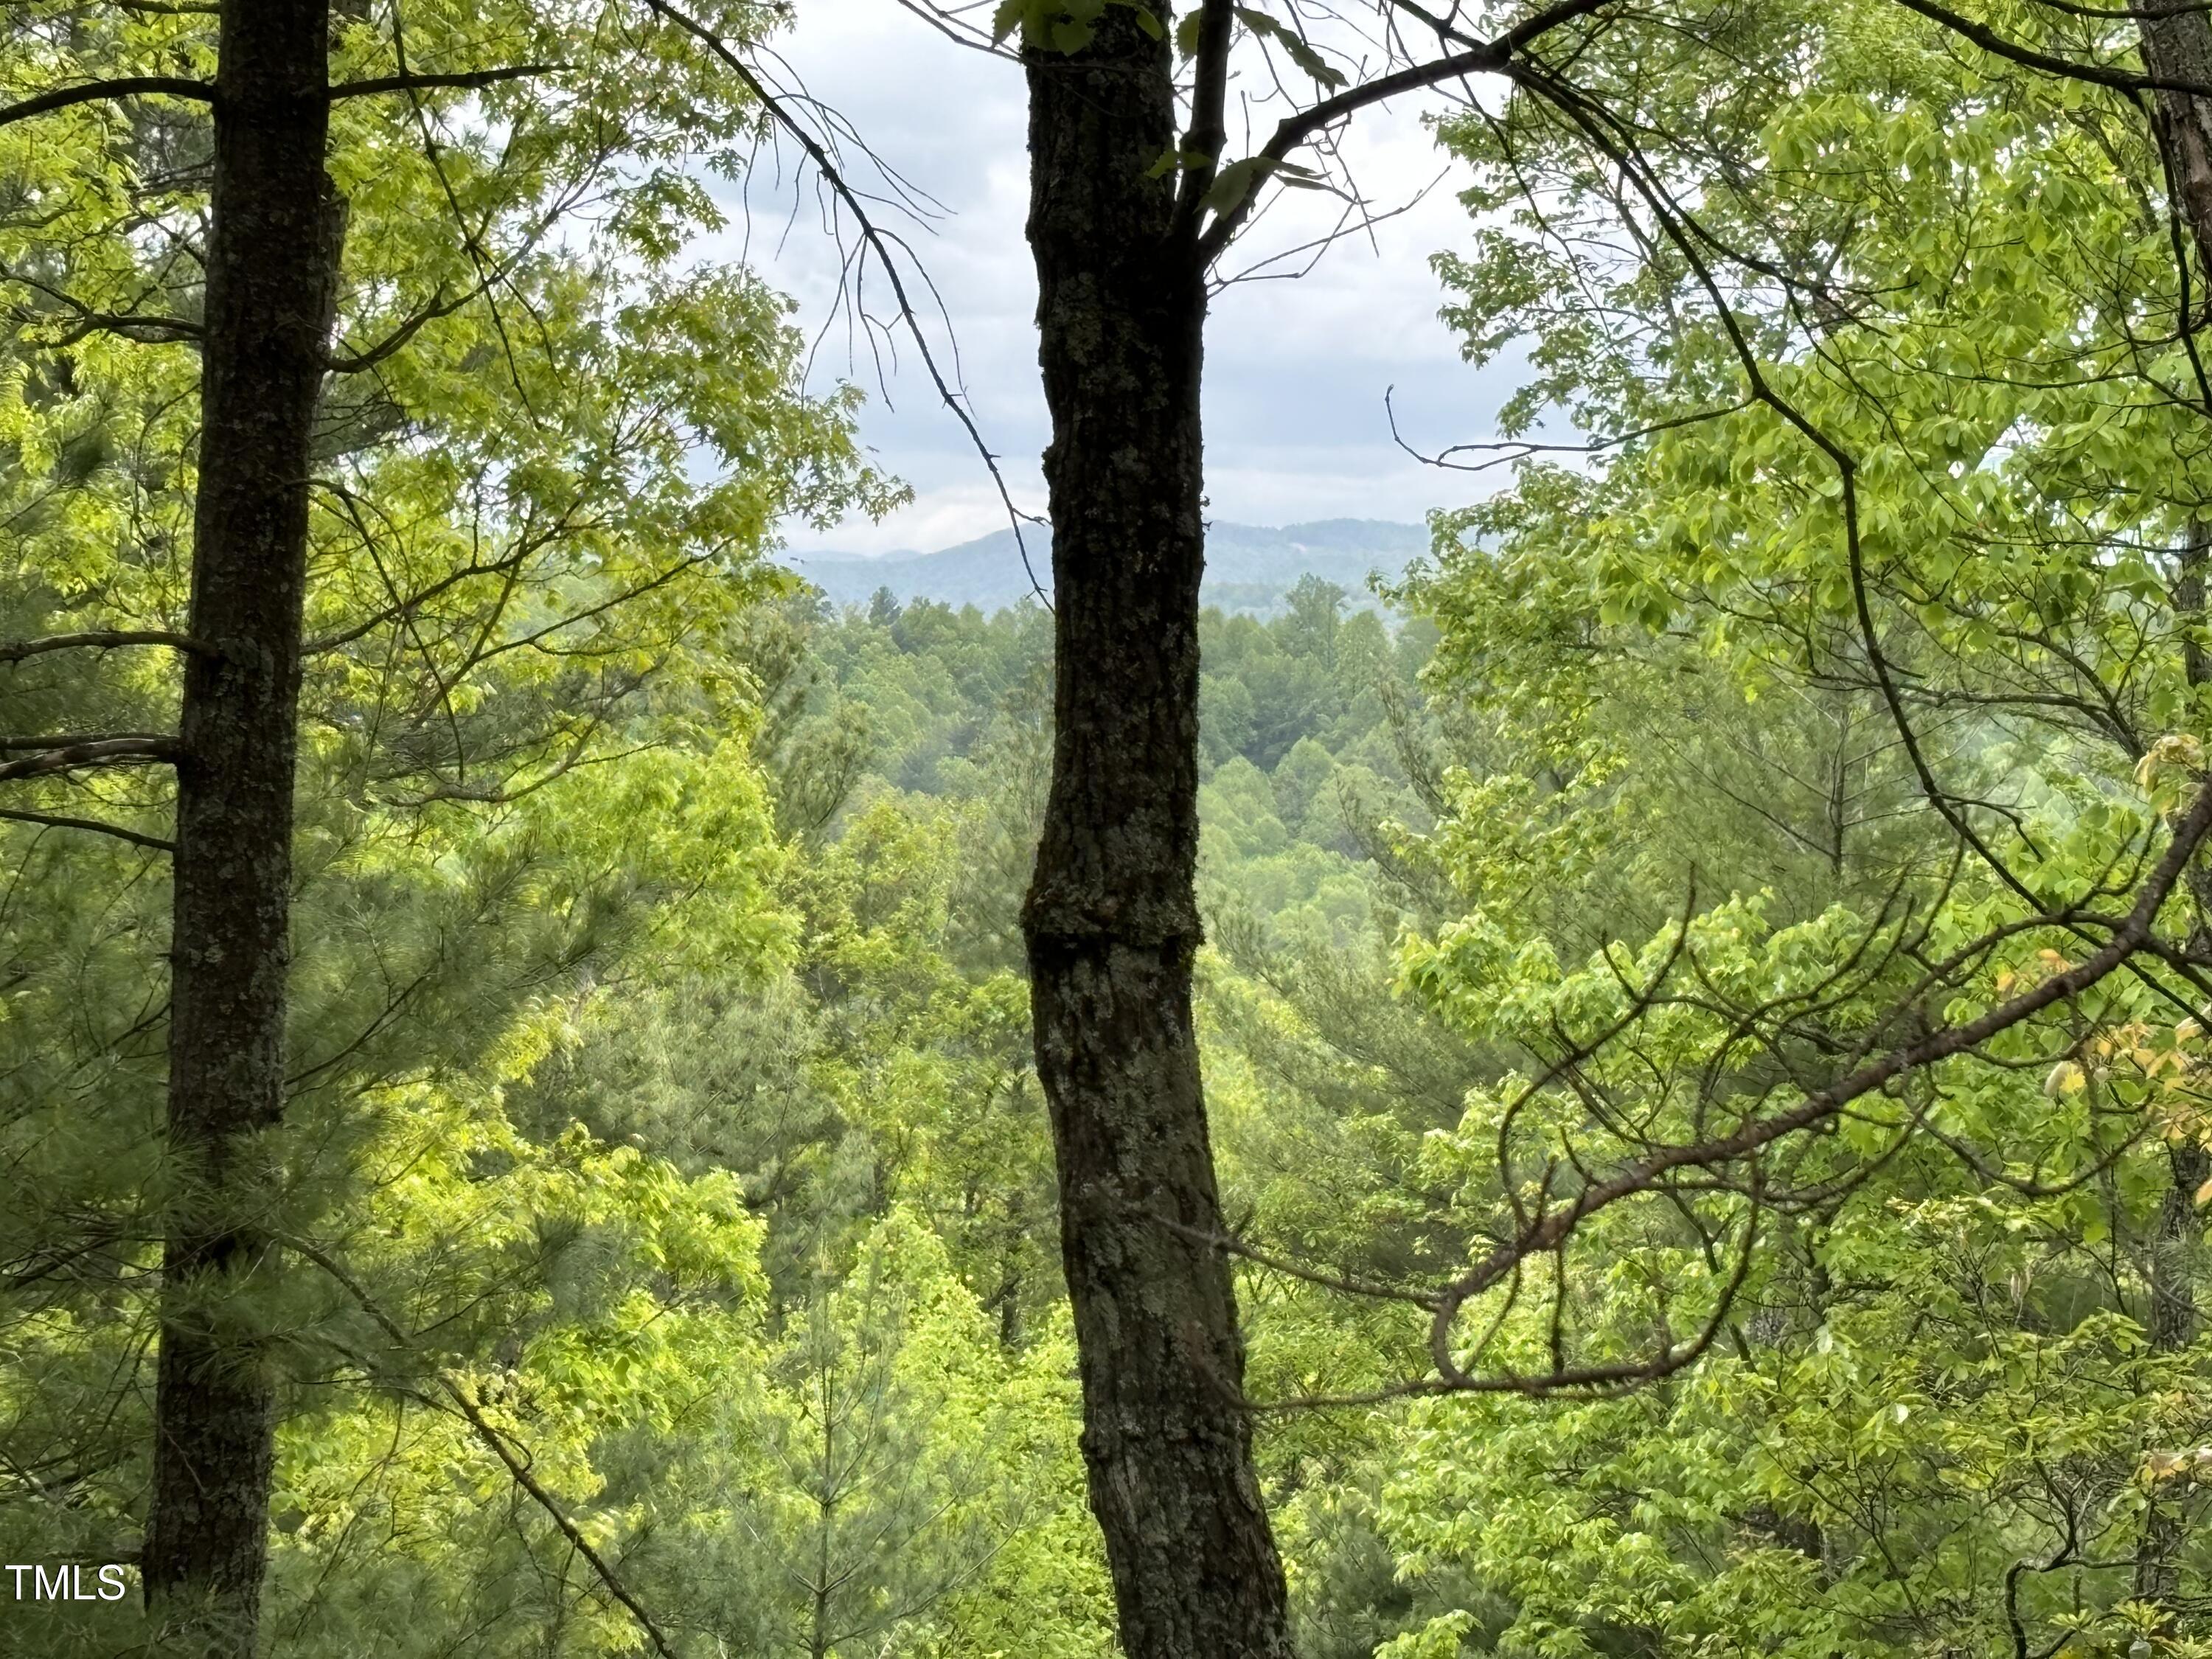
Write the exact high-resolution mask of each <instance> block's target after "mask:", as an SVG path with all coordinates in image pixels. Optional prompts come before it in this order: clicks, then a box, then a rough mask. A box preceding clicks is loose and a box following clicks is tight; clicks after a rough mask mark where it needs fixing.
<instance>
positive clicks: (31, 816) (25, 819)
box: [0, 806, 177, 853]
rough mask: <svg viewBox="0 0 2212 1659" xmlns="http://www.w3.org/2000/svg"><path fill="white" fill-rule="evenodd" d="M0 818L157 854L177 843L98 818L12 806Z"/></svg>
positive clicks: (3, 809)
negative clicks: (89, 833)
mask: <svg viewBox="0 0 2212 1659" xmlns="http://www.w3.org/2000/svg"><path fill="white" fill-rule="evenodd" d="M0 818H12V819H13V820H14V821H15V822H16V823H36V824H42V825H44V826H45V827H46V828H47V829H88V830H90V831H92V832H93V833H94V834H95V835H101V836H114V837H115V838H116V839H117V840H118V841H127V842H131V844H132V845H133V846H136V847H150V848H153V849H154V850H155V852H157V853H173V852H175V851H176V850H177V843H176V842H173V841H164V840H162V839H161V837H160V836H145V835H141V834H140V833H139V832H138V831H137V830H136V829H125V828H124V827H123V826H122V825H121V824H119V823H102V822H100V820H99V819H98V818H72V817H63V816H62V815H60V814H59V813H55V812H25V811H19V810H18V809H16V808H15V807H12V806H0Z"/></svg>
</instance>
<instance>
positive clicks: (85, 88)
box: [0, 75, 215, 127]
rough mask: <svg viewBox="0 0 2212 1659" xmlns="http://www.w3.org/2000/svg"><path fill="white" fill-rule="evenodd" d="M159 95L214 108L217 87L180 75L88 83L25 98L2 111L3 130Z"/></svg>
mask: <svg viewBox="0 0 2212 1659" xmlns="http://www.w3.org/2000/svg"><path fill="white" fill-rule="evenodd" d="M156 95H158V96H161V97H167V98H190V99H191V100H194V101H195V102H197V103H202V104H213V103H214V102H215V83H214V82H210V81H192V80H188V79H186V78H185V76H180V75H131V76H122V77H120V78H118V79H116V80H112V81H88V82H85V83H84V84H83V85H82V86H76V87H58V88H56V89H55V90H53V91H52V92H42V93H40V94H39V95H38V96H37V97H35V98H26V99H24V100H22V102H21V103H19V104H9V105H7V106H4V107H0V127H4V126H8V125H12V124H13V123H15V122H17V121H27V120H29V119H30V118H31V117H33V115H45V114H48V113H50V112H52V111H54V110H58V109H67V108H69V107H70V106H71V105H73V104H92V103H97V102H99V101H100V100H101V99H103V98H144V97H149V96H156Z"/></svg>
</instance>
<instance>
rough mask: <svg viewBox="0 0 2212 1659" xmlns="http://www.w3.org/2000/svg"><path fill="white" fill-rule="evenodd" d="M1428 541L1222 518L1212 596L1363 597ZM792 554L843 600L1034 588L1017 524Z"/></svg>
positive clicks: (1382, 527)
mask: <svg viewBox="0 0 2212 1659" xmlns="http://www.w3.org/2000/svg"><path fill="white" fill-rule="evenodd" d="M1027 540H1028V542H1029V546H1030V562H1031V563H1033V564H1034V565H1035V566H1036V574H1037V580H1040V581H1041V582H1042V583H1043V584H1044V585H1045V588H1046V590H1047V591H1048V592H1049V591H1050V590H1051V586H1052V568H1051V562H1052V535H1051V532H1049V531H1047V530H1042V529H1040V530H1036V531H1033V532H1030V534H1029V535H1028V537H1027ZM1428 548H1429V532H1427V531H1426V530H1425V529H1424V528H1423V527H1422V526H1419V525H1412V524H1390V523H1387V522H1384V521H1383V520H1373V519H1328V520H1322V521H1321V522H1319V523H1316V524H1293V525H1285V526H1282V527H1281V528H1280V529H1269V528H1267V527H1266V526H1257V525H1244V524H1220V523H1217V524H1215V525H1214V526H1212V529H1211V530H1210V532H1208V534H1207V538H1206V589H1205V594H1206V603H1207V604H1209V605H1218V606H1219V607H1220V608H1221V609H1223V610H1224V611H1249V612H1252V613H1254V614H1256V615H1261V616H1267V615H1271V614H1273V612H1275V611H1279V610H1280V609H1281V607H1282V599H1283V595H1284V594H1285V593H1286V592H1289V591H1290V588H1291V585H1292V584H1293V583H1294V582H1296V581H1297V579H1298V578H1299V577H1300V576H1303V575H1305V574H1308V573H1311V574H1314V575H1317V576H1321V577H1323V578H1325V579H1326V580H1329V581H1333V582H1334V583H1336V584H1337V585H1338V586H1340V587H1342V588H1343V589H1345V590H1346V592H1348V593H1350V594H1352V596H1353V599H1354V600H1355V602H1358V600H1359V599H1362V598H1364V595H1365V594H1366V592H1367V577H1368V574H1369V573H1370V571H1376V570H1379V571H1382V572H1383V573H1384V574H1386V575H1390V576H1395V575H1397V574H1399V573H1400V572H1401V571H1402V570H1403V569H1404V568H1406V566H1407V563H1408V562H1411V561H1412V560H1413V559H1414V558H1416V557H1418V556H1420V555H1421V554H1423V553H1425V552H1427V551H1428ZM790 562H791V565H792V568H794V569H795V570H797V571H798V572H799V574H801V575H803V576H805V578H806V579H807V580H809V581H811V582H812V583H813V584H814V585H815V586H817V587H819V588H820V589H821V590H822V591H823V592H824V593H826V594H828V595H829V598H830V599H833V600H835V601H836V603H838V604H840V605H865V604H866V602H867V601H868V599H870V597H871V596H872V595H873V594H874V593H875V592H876V591H877V590H878V588H883V587H888V588H890V591H891V592H893V593H895V594H896V595H897V596H898V598H900V599H937V600H940V601H942V602H943V603H945V604H947V605H975V606H977V607H979V608H980V609H981V610H984V611H996V610H999V609H1000V608H1002V607H1004V606H1006V605H1012V604H1013V603H1015V602H1016V601H1017V600H1018V599H1021V598H1022V596H1023V595H1024V594H1025V593H1027V592H1030V580H1029V575H1028V573H1027V572H1025V571H1024V569H1023V568H1022V561H1021V555H1020V553H1019V551H1018V550H1017V548H1016V547H1015V544H1014V533H1013V532H1012V531H1011V530H1001V531H998V532H994V534H991V535H988V536H984V537H981V538H978V539H976V540H975V541H972V542H963V543H961V544H959V545H958V546H957V547H948V548H945V549H944V550H942V551H940V552H936V553H890V554H885V555H883V556H880V557H874V558H871V557H868V556H864V555H860V554H854V553H811V554H806V555H804V556H799V557H794V558H793V559H792V560H791V561H790Z"/></svg>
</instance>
